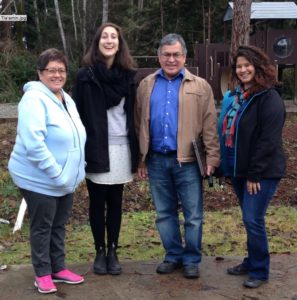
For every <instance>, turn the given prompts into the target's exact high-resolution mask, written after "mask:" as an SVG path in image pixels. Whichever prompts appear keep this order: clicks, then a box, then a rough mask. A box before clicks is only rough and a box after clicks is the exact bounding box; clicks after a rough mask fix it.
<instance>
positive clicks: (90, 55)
mask: <svg viewBox="0 0 297 300" xmlns="http://www.w3.org/2000/svg"><path fill="white" fill-rule="evenodd" d="M106 27H113V28H114V29H115V30H116V31H117V33H118V38H119V51H118V52H117V53H116V56H115V59H114V62H113V64H116V65H118V66H120V67H122V68H123V69H124V70H134V69H135V62H134V60H133V58H132V56H131V54H130V51H129V47H128V44H127V42H126V40H125V39H124V36H123V33H122V29H121V27H120V26H118V25H116V24H114V23H110V22H108V23H103V24H102V25H101V26H100V27H99V28H98V29H97V31H96V33H95V35H94V37H93V40H92V43H91V46H90V48H89V49H88V50H87V53H86V54H85V56H84V58H83V60H82V64H83V65H85V66H90V65H94V64H95V63H96V62H98V61H99V62H103V63H105V59H104V57H103V55H102V54H101V52H100V51H99V47H98V45H99V40H100V38H101V34H102V32H103V30H104V28H106Z"/></svg>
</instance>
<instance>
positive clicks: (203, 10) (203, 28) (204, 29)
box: [201, 0, 206, 44]
mask: <svg viewBox="0 0 297 300" xmlns="http://www.w3.org/2000/svg"><path fill="white" fill-rule="evenodd" d="M201 6H202V32H203V44H204V43H205V39H206V33H205V31H206V28H205V9H204V0H202V1H201Z"/></svg>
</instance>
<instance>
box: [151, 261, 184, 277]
mask: <svg viewBox="0 0 297 300" xmlns="http://www.w3.org/2000/svg"><path fill="white" fill-rule="evenodd" d="M181 266H182V265H181V264H180V263H174V262H170V261H163V262H162V263H161V264H159V265H158V267H157V270H156V272H157V273H159V274H169V273H172V272H173V271H174V270H175V269H178V268H181Z"/></svg>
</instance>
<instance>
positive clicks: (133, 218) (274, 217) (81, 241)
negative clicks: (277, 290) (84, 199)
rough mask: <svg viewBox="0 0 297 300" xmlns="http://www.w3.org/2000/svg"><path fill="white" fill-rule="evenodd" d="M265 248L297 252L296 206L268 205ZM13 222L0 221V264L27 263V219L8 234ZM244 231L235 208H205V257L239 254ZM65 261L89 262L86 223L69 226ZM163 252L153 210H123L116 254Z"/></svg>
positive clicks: (156, 255)
mask: <svg viewBox="0 0 297 300" xmlns="http://www.w3.org/2000/svg"><path fill="white" fill-rule="evenodd" d="M266 224H267V232H268V237H269V244H270V251H271V252H272V253H288V252H290V253H297V209H295V208H292V207H270V208H269V210H268V212H267V218H266ZM12 227H13V226H12V225H11V224H10V225H6V224H1V225H0V240H1V242H0V245H1V247H2V248H3V249H2V250H1V262H0V263H1V264H27V263H30V245H29V228H28V221H27V220H26V223H25V224H24V226H23V228H22V230H21V231H18V232H17V233H16V234H12ZM245 247H246V235H245V230H244V227H243V225H242V222H241V213H240V210H239V208H232V209H228V210H224V211H220V212H218V211H217V212H205V218H204V227H203V254H204V255H208V256H229V255H232V256H243V255H244V254H245ZM66 254H67V262H69V263H77V262H92V261H93V259H94V254H95V250H94V245H93V238H92V234H91V231H90V227H89V225H88V224H84V225H68V226H67V237H66ZM163 255H164V251H163V247H162V244H161V241H160V238H159V234H158V232H157V230H156V227H155V212H135V213H125V214H124V215H123V222H122V230H121V236H120V247H119V256H120V259H122V260H124V259H133V260H152V259H159V260H161V259H162V257H163Z"/></svg>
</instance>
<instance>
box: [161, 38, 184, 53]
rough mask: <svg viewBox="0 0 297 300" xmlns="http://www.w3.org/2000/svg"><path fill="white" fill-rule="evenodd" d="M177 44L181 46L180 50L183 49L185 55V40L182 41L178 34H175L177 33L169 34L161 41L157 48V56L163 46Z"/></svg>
mask: <svg viewBox="0 0 297 300" xmlns="http://www.w3.org/2000/svg"><path fill="white" fill-rule="evenodd" d="M177 42H179V43H180V44H181V46H182V49H183V54H184V55H186V54H187V47H186V43H185V40H184V39H183V37H182V36H181V35H180V34H177V33H169V34H167V35H165V36H164V37H163V38H162V39H161V41H160V44H159V48H158V55H160V54H161V49H162V47H163V46H165V45H175V44H176V43H177Z"/></svg>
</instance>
